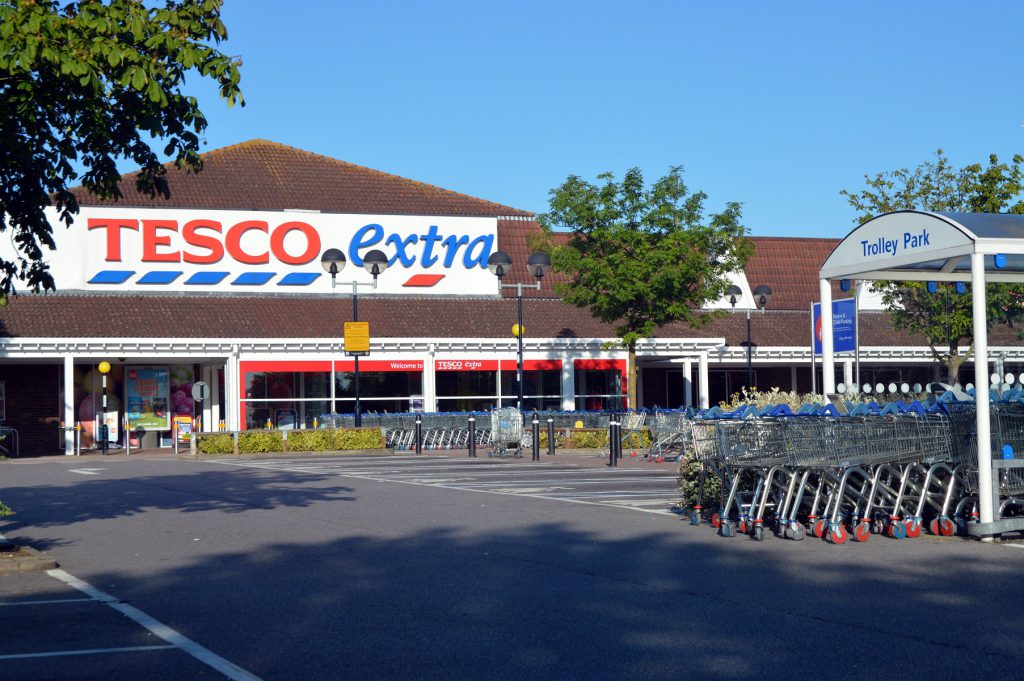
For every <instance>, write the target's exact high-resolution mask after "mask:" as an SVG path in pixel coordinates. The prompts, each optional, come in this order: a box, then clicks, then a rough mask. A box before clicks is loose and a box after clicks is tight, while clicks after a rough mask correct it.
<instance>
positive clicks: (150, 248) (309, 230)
mask: <svg viewBox="0 0 1024 681" xmlns="http://www.w3.org/2000/svg"><path fill="white" fill-rule="evenodd" d="M88 229H89V230H90V231H91V230H94V229H98V230H105V232H106V233H105V246H106V248H105V257H104V260H105V261H107V262H121V260H122V252H121V251H122V249H121V246H122V242H121V235H122V232H123V231H124V230H131V231H135V232H140V229H139V221H138V220H126V219H106V218H89V221H88ZM292 232H298V233H299V234H301V235H302V237H303V238H304V239H305V248H304V249H302V251H301V252H300V253H295V254H292V253H289V252H288V251H287V250H286V249H285V240H286V239H287V237H288V235H289V234H290V233H292ZM250 233H256V235H257V238H258V242H259V243H265V244H266V249H265V250H263V249H253V246H252V241H253V240H252V239H251V238H250V239H249V240H248V241H249V249H250V250H246V249H245V247H243V245H242V241H243V237H245V236H246V235H247V234H250ZM259 233H262V234H264V235H266V236H265V237H262V238H260V237H259V236H258V235H259ZM141 238H142V258H141V260H142V262H159V263H168V262H187V263H193V264H200V265H208V264H212V263H216V262H220V261H221V260H222V259H223V258H224V255H225V254H227V255H228V256H229V257H230V258H232V259H233V260H235V261H237V262H239V263H243V264H246V265H266V264H268V263H269V262H270V258H271V256H273V257H274V258H275V259H276V260H278V261H280V262H282V263H284V264H286V265H305V264H306V263H309V262H312V261H313V260H315V259H316V258H317V257H318V256H319V255H320V246H321V244H320V235H319V234H318V233H317V231H316V230H315V229H314V228H313V226H312V225H308V224H306V223H305V222H297V221H291V222H285V223H283V224H281V225H278V226H277V227H275V228H274V229H273V230H271V229H270V225H269V224H268V223H266V222H264V221H262V220H244V221H242V222H239V223H238V224H235V225H232V226H231V227H230V228H228V229H227V231H226V232H225V231H224V227H223V225H221V223H220V222H218V221H216V220H208V219H203V218H200V219H196V220H190V221H189V222H186V223H185V224H184V225H183V226H182V228H181V231H180V233H179V231H178V222H177V221H176V220H142V229H141ZM179 240H180V241H183V242H184V246H185V248H180V247H178V242H179Z"/></svg>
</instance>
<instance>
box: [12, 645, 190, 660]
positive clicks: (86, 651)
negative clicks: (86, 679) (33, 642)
mask: <svg viewBox="0 0 1024 681" xmlns="http://www.w3.org/2000/svg"><path fill="white" fill-rule="evenodd" d="M174 647H175V646H173V645H171V644H170V643H168V644H166V645H162V646H128V647H125V648H83V649H81V650H57V651H53V652H48V653H15V654H13V655H0V660H28V659H31V658H37V657H67V656H70V655H102V654H105V653H138V652H142V651H145V650H167V649H168V648H174Z"/></svg>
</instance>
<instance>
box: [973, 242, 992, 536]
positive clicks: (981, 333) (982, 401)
mask: <svg viewBox="0 0 1024 681" xmlns="http://www.w3.org/2000/svg"><path fill="white" fill-rule="evenodd" d="M971 311H972V314H973V319H974V385H975V388H974V400H975V415H976V418H977V433H978V504H979V507H980V509H979V510H980V512H981V522H982V524H984V523H991V522H992V521H993V520H994V518H995V502H994V500H993V488H992V437H991V424H990V421H989V395H988V385H989V376H988V324H987V320H986V307H985V254H984V253H971Z"/></svg>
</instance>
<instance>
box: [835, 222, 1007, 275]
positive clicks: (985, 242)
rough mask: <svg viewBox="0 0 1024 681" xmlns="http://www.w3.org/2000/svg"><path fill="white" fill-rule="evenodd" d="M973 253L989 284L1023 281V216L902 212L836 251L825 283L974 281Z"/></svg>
mask: <svg viewBox="0 0 1024 681" xmlns="http://www.w3.org/2000/svg"><path fill="white" fill-rule="evenodd" d="M972 253H982V254H984V255H985V273H986V277H985V278H986V280H988V281H1022V280H1024V215H1005V214H999V213H939V212H929V211H918V210H903V211H897V212H893V213H886V214H884V215H879V216H878V217H876V218H872V219H871V220H868V221H867V222H864V223H862V224H861V225H860V226H858V227H857V228H856V229H854V230H853V231H852V232H850V233H849V234H848V235H847V236H846V238H845V239H843V240H842V241H841V242H840V243H839V245H838V246H836V247H835V249H834V250H833V251H832V253H831V254H830V255H829V257H828V259H826V260H825V264H824V265H822V267H821V277H822V278H823V279H843V278H847V277H851V278H856V279H891V280H908V279H909V280H919V281H921V280H928V281H970V279H971V262H970V256H971V254H972Z"/></svg>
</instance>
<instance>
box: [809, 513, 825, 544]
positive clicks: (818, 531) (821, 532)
mask: <svg viewBox="0 0 1024 681" xmlns="http://www.w3.org/2000/svg"><path fill="white" fill-rule="evenodd" d="M811 532H813V533H814V536H815V537H817V538H818V539H821V538H822V537H824V536H825V534H826V533H827V532H828V521H827V520H825V519H824V518H820V519H818V520H816V521H815V522H814V525H813V526H812V527H811Z"/></svg>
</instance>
